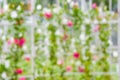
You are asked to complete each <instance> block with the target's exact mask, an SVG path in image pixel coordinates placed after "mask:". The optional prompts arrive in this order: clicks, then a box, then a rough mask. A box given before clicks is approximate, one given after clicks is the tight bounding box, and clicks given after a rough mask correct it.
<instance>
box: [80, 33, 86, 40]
mask: <svg viewBox="0 0 120 80" xmlns="http://www.w3.org/2000/svg"><path fill="white" fill-rule="evenodd" d="M80 39H81V40H83V41H84V40H85V39H86V37H85V34H83V33H82V34H81V35H80Z"/></svg>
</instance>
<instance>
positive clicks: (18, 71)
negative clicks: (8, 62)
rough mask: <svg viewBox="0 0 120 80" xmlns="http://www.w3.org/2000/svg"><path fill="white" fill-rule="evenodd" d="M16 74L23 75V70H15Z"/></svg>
mask: <svg viewBox="0 0 120 80" xmlns="http://www.w3.org/2000/svg"><path fill="white" fill-rule="evenodd" d="M15 73H16V74H22V73H23V70H22V69H20V68H19V69H16V70H15Z"/></svg>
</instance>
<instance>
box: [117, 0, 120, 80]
mask: <svg viewBox="0 0 120 80" xmlns="http://www.w3.org/2000/svg"><path fill="white" fill-rule="evenodd" d="M119 5H120V0H118V4H117V7H118V52H119V60H118V61H119V62H118V64H119V72H118V76H119V80H120V74H119V73H120V7H119Z"/></svg>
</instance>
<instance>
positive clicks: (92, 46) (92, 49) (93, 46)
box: [90, 45, 96, 53]
mask: <svg viewBox="0 0 120 80" xmlns="http://www.w3.org/2000/svg"><path fill="white" fill-rule="evenodd" d="M95 51H96V46H95V45H91V47H90V52H92V53H95Z"/></svg>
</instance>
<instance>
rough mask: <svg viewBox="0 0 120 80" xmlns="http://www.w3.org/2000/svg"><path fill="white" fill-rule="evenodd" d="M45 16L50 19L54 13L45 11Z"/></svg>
mask: <svg viewBox="0 0 120 80" xmlns="http://www.w3.org/2000/svg"><path fill="white" fill-rule="evenodd" d="M44 16H45V17H46V18H47V19H50V18H52V13H50V12H46V13H44Z"/></svg>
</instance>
